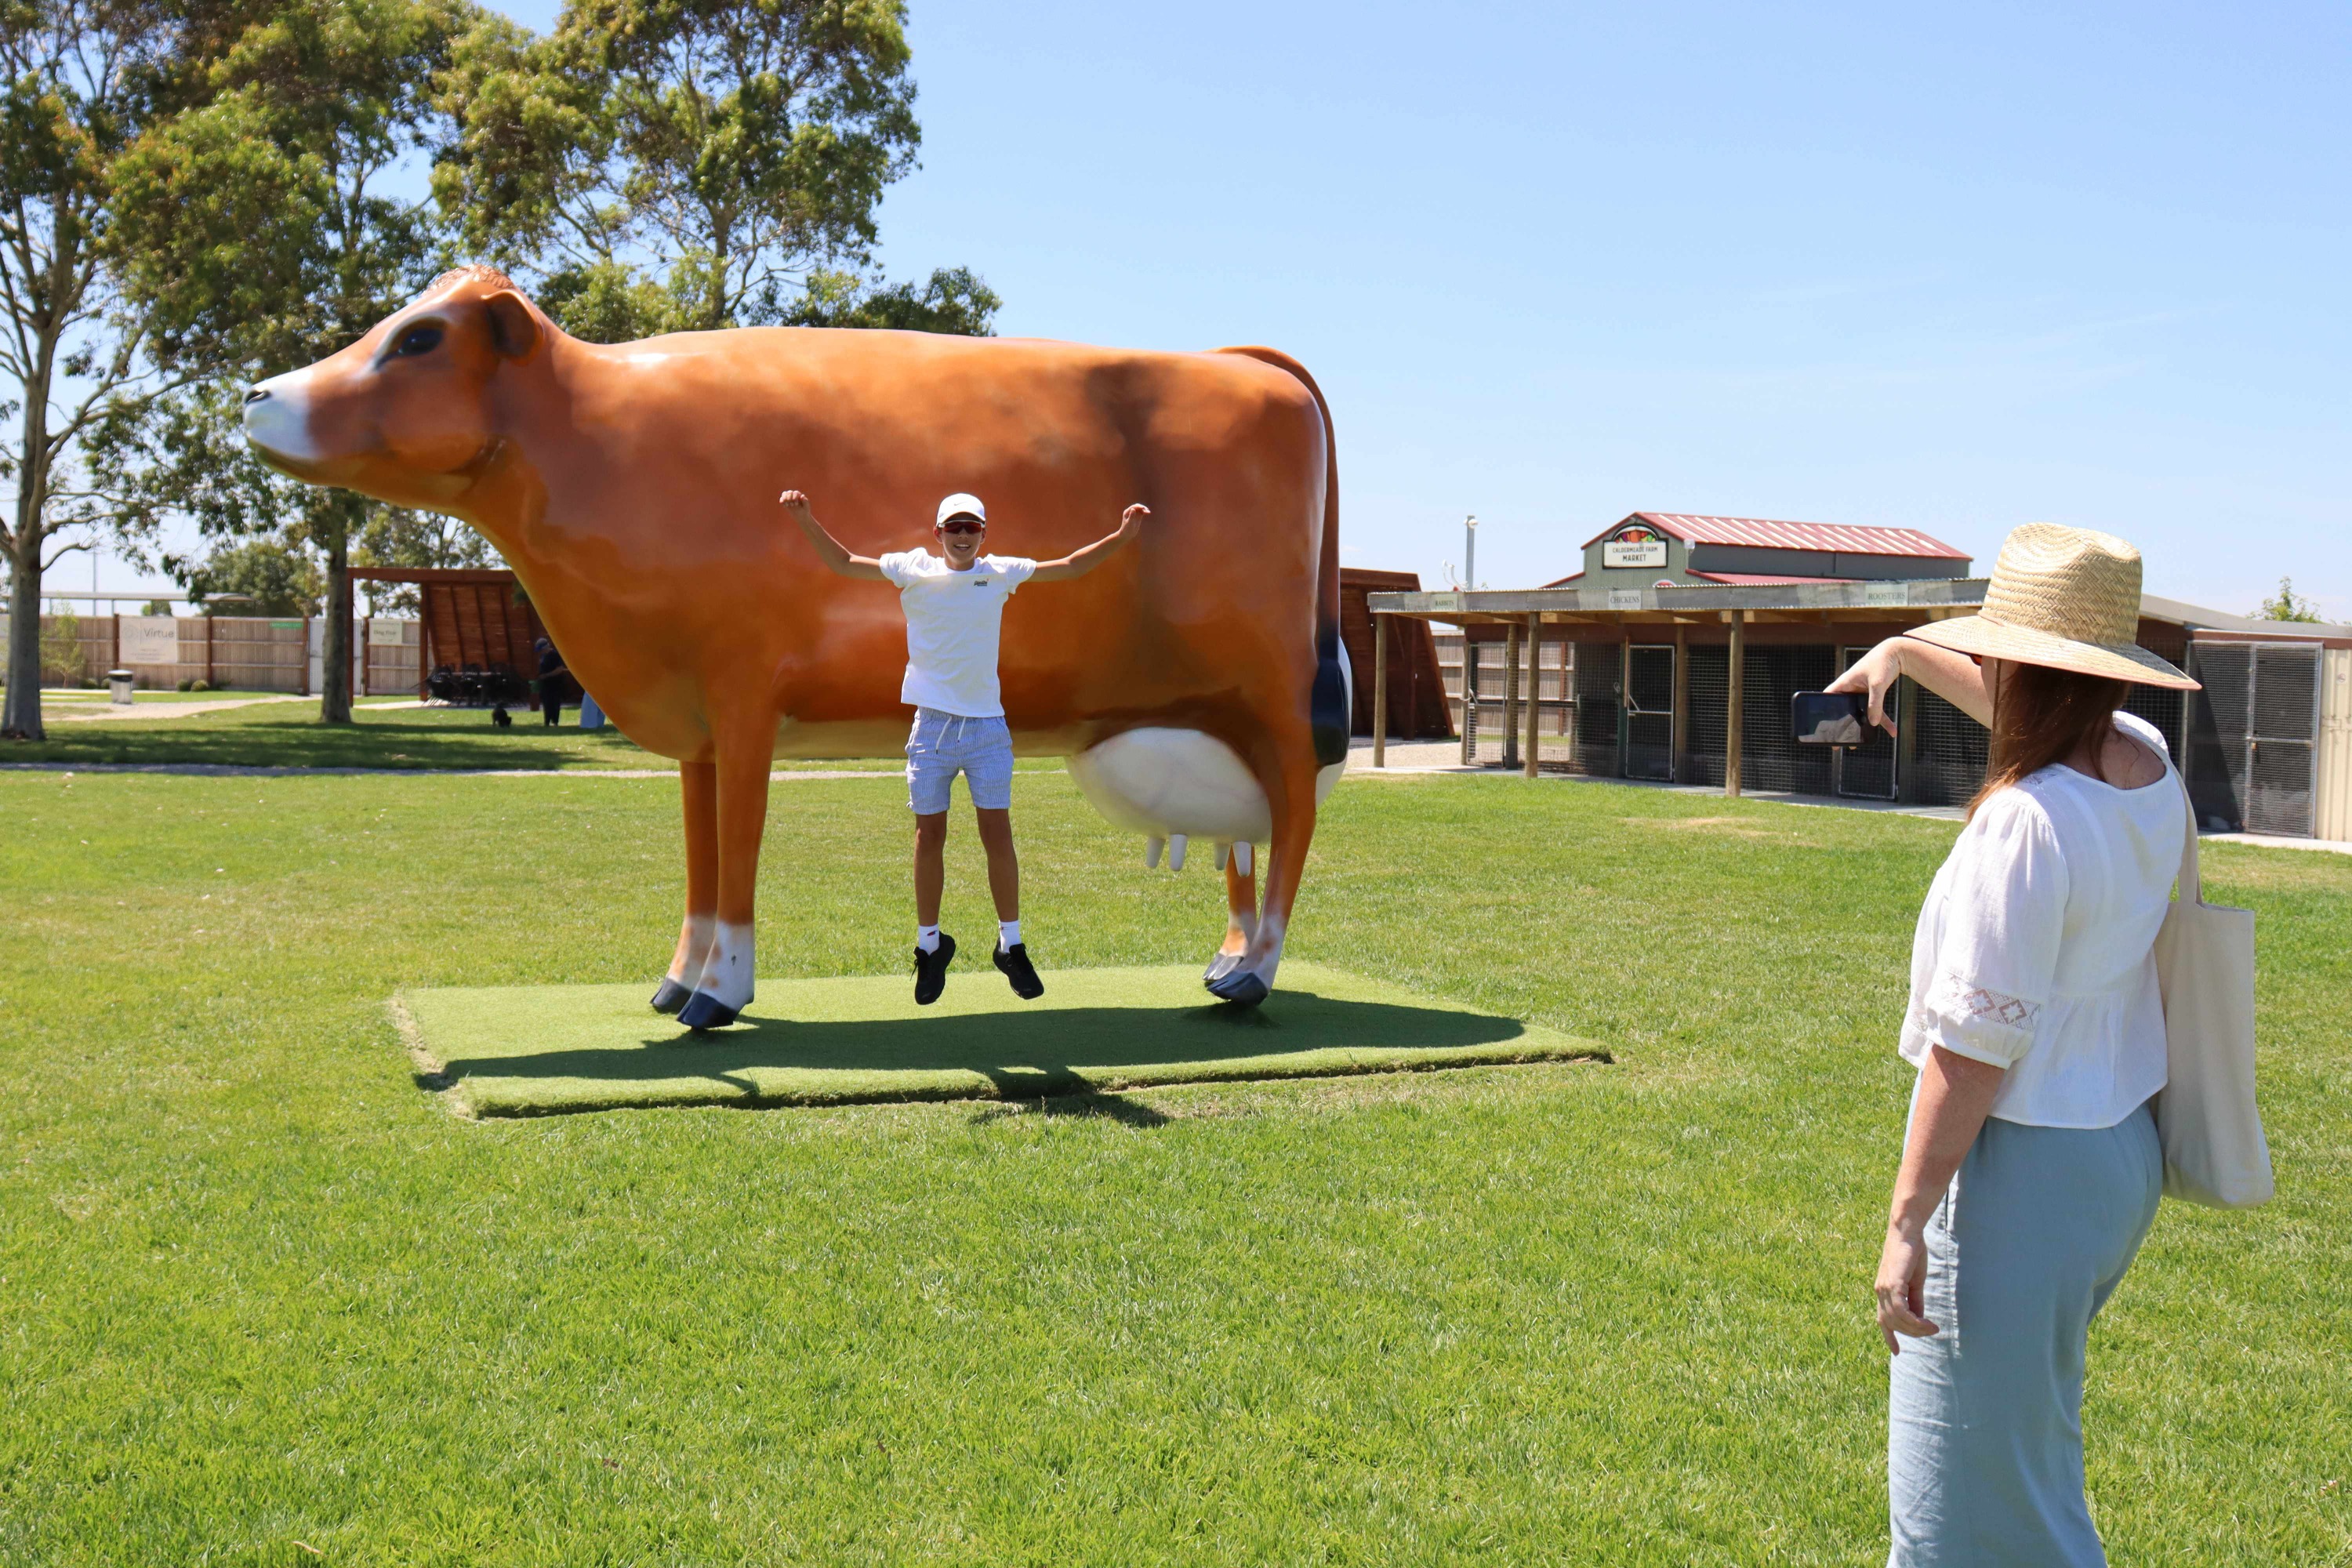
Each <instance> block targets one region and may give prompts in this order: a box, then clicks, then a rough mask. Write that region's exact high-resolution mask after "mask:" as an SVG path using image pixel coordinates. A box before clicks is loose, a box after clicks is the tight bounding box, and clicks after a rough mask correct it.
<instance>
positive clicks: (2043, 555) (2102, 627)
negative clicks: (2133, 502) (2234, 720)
mask: <svg viewBox="0 0 2352 1568" xmlns="http://www.w3.org/2000/svg"><path fill="white" fill-rule="evenodd" d="M2139 580H2140V565H2139V552H2138V551H2137V550H2135V549H2133V548H2132V547H2131V546H2130V545H2128V544H2126V543H2125V542H2123V541H2122V540H2120V539H2117V538H2116V536H2115V535H2114V534H2112V533H2100V532H2097V531H2094V530H2091V529H2087V528H2063V527H2061V526H2060V525H2059V524H2057V523H2054V522H2029V523H2027V524H2025V526H2023V527H2022V528H2019V529H2016V530H2014V531H2011V534H2010V536H2009V538H2008V539H2006V540H2004V541H2003V542H2002V543H2001V547H2000V559H1999V560H1998V561H1996V562H1994V563H1993V568H1992V581H1991V582H1990V583H1989V584H1986V585H1985V596H1984V608H1983V609H1982V610H1981V611H1979V613H1978V614H1976V615H1973V616H1957V617H1955V618H1954V619H1952V620H1948V621H1930V622H1929V623H1928V624H1927V625H1926V626H1917V627H1915V628H1913V630H1912V631H1911V632H1910V633H1909V634H1908V635H1909V636H1911V637H1916V638H1918V639H1919V640H1920V641H1921V642H1926V643H1933V644H1935V645H1936V646H1937V647H1948V648H1951V649H1953V650H1954V651H1955V652H1958V653H1969V654H1974V655H1976V656H1977V657H1978V658H2007V659H2014V660H2016V661H2017V662H2018V663H2020V664H2041V665H2047V666H2049V667H2050V668H2053V669H2071V670H2075V671H2077V672H2079V673H2081V674H2084V675H2102V676H2105V677H2107V678H2108V679H2112V680H2129V681H2136V682H2137V683H2138V684H2139V685H2142V686H2166V687H2170V688H2172V689H2175V690H2179V691H2194V690H2196V689H2198V683H2197V682H2196V681H2194V680H2191V679H2189V677H2188V676H2186V675H2184V674H2182V673H2181V672H2180V670H2179V669H2178V668H2175V667H2174V666H2173V665H2172V664H2171V663H2169V662H2168V661H2167V660H2165V659H2162V658H2158V657H2157V656H2156V655H2155V654H2152V653H2150V652H2148V651H2147V649H2146V648H2144V647H2140V646H2139V644H2138V643H2137V641H2135V640H2134V639H2135V638H2136V637H2137V636H2138V633H2139Z"/></svg>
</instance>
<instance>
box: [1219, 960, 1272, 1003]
mask: <svg viewBox="0 0 2352 1568" xmlns="http://www.w3.org/2000/svg"><path fill="white" fill-rule="evenodd" d="M1209 994H1210V995H1212V996H1214V997H1216V998H1218V999H1219V1000H1221V1001H1225V1002H1231V1003H1234V1004H1235V1005H1238V1006H1243V1007H1255V1006H1256V1005H1258V1004H1259V1003H1261V1002H1263V1001H1265V996H1266V985H1265V981H1263V980H1260V979H1259V978H1258V977H1257V976H1256V975H1255V974H1253V973H1250V972H1249V971H1248V970H1246V969H1236V970H1234V972H1233V973H1231V974H1228V975H1226V976H1225V977H1224V978H1223V979H1222V980H1212V981H1210V982H1209Z"/></svg>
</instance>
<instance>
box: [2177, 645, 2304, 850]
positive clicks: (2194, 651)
mask: <svg viewBox="0 0 2352 1568" xmlns="http://www.w3.org/2000/svg"><path fill="white" fill-rule="evenodd" d="M2190 658H2191V660H2192V661H2193V667H2192V668H2191V669H2190V671H2189V673H2191V674H2192V675H2194V676H2196V677H2197V679H2199V680H2200V681H2202V682H2203V683H2204V689H2203V690H2201V691H2198V692H2194V693H2191V697H2192V699H2193V707H2192V709H2191V717H2190V722H2189V795H2190V797H2191V799H2192V800H2194V802H2195V803H2196V806H2197V817H2198V821H2199V822H2200V824H2201V825H2202V826H2205V827H2208V828H2211V827H2213V826H2216V825H2217V824H2218V825H2220V826H2222V827H2224V828H2228V829H2243V830H2244V831H2246V832H2249V833H2276V834H2283V835H2285V836H2288V837H2297V838H2308V837H2311V834H2312V829H2313V822H2312V807H2313V801H2312V782H2313V777H2314V774H2315V762H2316V758H2315V755H2314V753H2315V750H2316V741H2317V738H2318V734H2319V649H2318V648H2316V647H2309V646H2305V645H2299V644H2275V643H2207V642H2200V643H2197V644H2195V645H2194V646H2193V647H2192V648H2191V649H2190Z"/></svg>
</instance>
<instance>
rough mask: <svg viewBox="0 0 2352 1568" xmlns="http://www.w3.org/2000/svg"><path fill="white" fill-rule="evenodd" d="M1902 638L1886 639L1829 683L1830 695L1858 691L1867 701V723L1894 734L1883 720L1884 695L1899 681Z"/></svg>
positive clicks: (1891, 722)
mask: <svg viewBox="0 0 2352 1568" xmlns="http://www.w3.org/2000/svg"><path fill="white" fill-rule="evenodd" d="M1903 640H1904V639H1903V638H1901V637H1888V638H1887V639H1886V640H1885V642H1883V643H1880V644H1879V645H1878V646H1877V647H1874V648H1872V649H1871V650H1870V651H1869V652H1868V653H1866V654H1864V655H1863V656H1862V657H1861V658H1858V659H1856V660H1854V661H1853V663H1852V664H1850V665H1848V666H1846V668H1845V673H1844V674H1843V675H1841V676H1839V677H1838V678H1837V679H1835V680H1832V681H1831V682H1830V683H1829V686H1828V688H1827V689H1829V690H1831V691H1860V692H1864V693H1866V694H1867V695H1868V696H1869V698H1870V722H1872V723H1873V724H1875V725H1877V726H1878V727H1879V728H1880V729H1882V730H1885V731H1886V732H1887V733H1888V734H1890V735H1892V734H1893V733H1895V721H1894V720H1892V719H1889V718H1888V717H1887V716H1886V694H1887V693H1888V692H1890V691H1892V690H1894V689H1895V682H1896V681H1898V680H1900V679H1903Z"/></svg>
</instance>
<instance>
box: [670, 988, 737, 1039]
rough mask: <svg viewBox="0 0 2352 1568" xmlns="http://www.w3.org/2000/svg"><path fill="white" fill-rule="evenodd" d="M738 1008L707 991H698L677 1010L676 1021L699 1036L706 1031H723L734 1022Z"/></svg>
mask: <svg viewBox="0 0 2352 1568" xmlns="http://www.w3.org/2000/svg"><path fill="white" fill-rule="evenodd" d="M741 1011H742V1009H741V1008H740V1007H730V1006H729V1005H727V1004H726V1003H724V1002H721V1001H720V1000H719V998H718V997H716V996H713V995H711V994H709V992H707V991H698V992H696V993H695V994H694V995H693V997H692V999H691V1000H689V1001H688V1003H687V1005H685V1006H684V1007H681V1008H679V1009H678V1015H677V1021H678V1022H679V1023H681V1024H684V1025H685V1026H687V1027H688V1028H689V1029H692V1030H693V1031H694V1032H695V1033H696V1034H701V1033H702V1032H703V1031H704V1030H706V1029H723V1028H725V1027H726V1026H728V1025H730V1024H731V1023H733V1022H734V1021H735V1015H736V1014H738V1013H740V1012H741Z"/></svg>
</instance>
